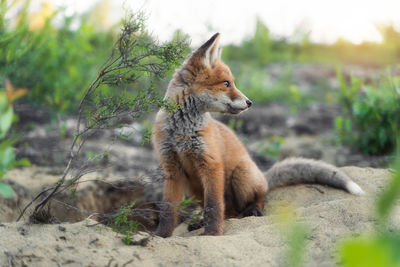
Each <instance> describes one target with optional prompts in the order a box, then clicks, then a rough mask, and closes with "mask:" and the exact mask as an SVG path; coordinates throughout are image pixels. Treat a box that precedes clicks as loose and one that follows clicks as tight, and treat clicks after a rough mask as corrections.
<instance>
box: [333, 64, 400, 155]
mask: <svg viewBox="0 0 400 267" xmlns="http://www.w3.org/2000/svg"><path fill="white" fill-rule="evenodd" d="M337 76H338V80H339V93H338V101H339V104H340V105H341V107H342V114H341V115H340V116H338V117H337V118H336V120H335V131H336V134H337V141H338V143H341V144H344V145H348V146H350V147H352V148H355V149H357V150H359V151H361V152H362V153H364V154H372V155H381V154H388V153H391V152H393V150H394V148H395V147H396V136H397V133H398V125H400V112H399V107H400V91H399V90H400V89H399V88H400V77H392V76H390V75H384V76H382V77H381V78H380V79H379V80H378V81H377V82H376V84H370V85H364V83H363V81H362V80H361V79H358V78H355V77H352V78H351V81H350V83H349V84H348V83H347V81H346V79H345V78H344V76H343V75H342V74H341V72H340V70H338V72H337Z"/></svg>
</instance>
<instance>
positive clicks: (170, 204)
mask: <svg viewBox="0 0 400 267" xmlns="http://www.w3.org/2000/svg"><path fill="white" fill-rule="evenodd" d="M164 171H165V172H166V173H165V175H166V176H165V179H164V196H163V203H162V205H161V207H160V217H159V218H160V222H159V224H158V227H157V230H156V233H155V234H156V235H158V236H161V237H169V236H171V235H172V232H173V231H174V229H175V227H176V225H177V224H178V211H177V207H178V206H179V204H180V201H181V199H182V194H183V191H184V190H183V188H184V175H183V173H182V172H181V170H180V169H179V168H177V167H175V168H173V169H171V168H164Z"/></svg>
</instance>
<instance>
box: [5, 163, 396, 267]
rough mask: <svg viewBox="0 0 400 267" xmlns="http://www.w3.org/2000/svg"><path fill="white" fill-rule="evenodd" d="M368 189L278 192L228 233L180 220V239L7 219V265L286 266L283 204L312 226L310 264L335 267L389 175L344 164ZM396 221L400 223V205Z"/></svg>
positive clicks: (363, 227) (365, 223) (365, 225)
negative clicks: (189, 227) (126, 238)
mask: <svg viewBox="0 0 400 267" xmlns="http://www.w3.org/2000/svg"><path fill="white" fill-rule="evenodd" d="M343 170H344V171H345V172H347V173H348V174H350V175H351V176H352V177H354V180H355V181H356V182H357V183H359V184H360V186H361V187H362V188H363V189H364V190H365V191H366V192H367V195H365V196H361V197H358V196H353V195H349V194H347V193H345V192H343V191H340V190H335V189H331V188H327V187H324V186H318V185H308V186H307V185H300V186H291V187H286V188H280V189H276V190H273V191H271V192H270V193H269V195H268V196H267V198H266V200H265V201H266V207H265V213H266V216H264V217H248V218H243V219H230V220H227V221H226V227H225V233H224V235H223V236H218V237H214V236H199V235H200V233H201V231H202V230H201V229H200V230H197V231H194V232H190V233H188V232H187V231H186V230H185V227H184V225H181V226H179V227H178V228H177V229H176V231H175V234H174V236H173V237H171V238H167V239H162V238H159V237H153V236H149V235H148V234H146V233H142V234H139V235H136V236H135V237H134V239H135V240H136V241H138V243H141V245H133V246H127V245H125V244H124V243H123V242H122V241H121V237H120V236H119V235H118V234H116V233H115V232H113V231H112V230H111V229H110V228H108V227H106V226H104V225H96V226H88V225H91V224H94V223H95V222H94V221H91V220H84V221H81V222H78V223H62V224H53V225H32V224H28V223H26V222H19V223H1V224H0V265H1V266H7V265H9V266H256V265H259V266H282V264H283V258H284V255H285V251H286V249H287V242H286V238H287V233H286V232H285V229H286V228H285V227H282V223H280V219H279V218H280V217H281V216H280V215H279V214H280V210H282V209H280V207H283V206H287V205H289V206H290V207H292V208H293V210H294V213H295V221H296V222H302V223H304V224H306V225H308V227H309V228H310V229H311V232H310V234H309V236H308V237H307V249H306V251H307V256H306V261H307V266H335V265H336V264H337V263H338V262H337V261H338V258H337V255H336V249H337V242H338V241H340V240H342V239H343V238H345V237H348V236H354V235H357V234H359V233H361V232H364V231H368V230H369V229H371V228H372V227H373V224H374V221H375V220H374V217H373V203H374V200H375V196H376V193H377V192H378V191H380V190H381V189H382V188H383V187H384V185H385V184H386V182H387V181H388V177H389V173H388V171H387V170H383V169H372V168H357V167H345V168H343ZM392 223H393V224H398V223H400V209H396V210H395V213H394V215H393V217H392Z"/></svg>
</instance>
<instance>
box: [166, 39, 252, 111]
mask: <svg viewBox="0 0 400 267" xmlns="http://www.w3.org/2000/svg"><path fill="white" fill-rule="evenodd" d="M219 39H220V34H219V33H216V34H215V35H214V36H212V37H211V38H210V39H209V40H208V41H207V42H205V43H204V44H203V45H202V46H201V47H200V48H199V49H197V50H196V51H195V52H193V54H192V55H191V57H190V58H189V59H188V60H187V61H186V62H185V63H184V64H183V65H182V67H181V68H180V69H178V70H177V71H176V72H175V75H174V79H173V80H172V81H171V84H170V86H169V88H168V91H167V95H166V96H167V97H168V98H171V99H178V100H177V101H178V104H179V99H180V98H181V97H185V95H186V96H189V95H192V96H194V97H196V99H197V100H198V101H200V102H201V106H202V109H203V110H202V111H203V112H221V113H230V114H238V113H240V112H242V111H244V110H246V109H248V108H249V107H250V106H251V104H252V102H251V101H250V100H249V99H248V98H247V97H246V96H245V95H244V94H243V93H242V92H240V91H239V90H238V89H237V88H236V86H235V82H234V77H233V75H232V72H231V70H230V69H229V67H228V66H227V65H226V64H224V63H223V62H222V61H221V48H220V47H219ZM181 91H182V92H183V96H177V95H180V93H181Z"/></svg>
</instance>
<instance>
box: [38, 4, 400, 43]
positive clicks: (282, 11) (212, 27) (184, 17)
mask: <svg viewBox="0 0 400 267" xmlns="http://www.w3.org/2000/svg"><path fill="white" fill-rule="evenodd" d="M37 1H41V0H33V2H37ZM51 2H52V3H53V4H54V5H55V6H66V7H67V8H68V11H69V12H83V11H85V10H87V9H89V8H92V7H93V6H94V5H95V4H96V3H98V2H99V1H98V0H52V1H51ZM107 2H108V3H107V4H106V6H107V5H108V7H109V9H110V10H111V18H110V22H116V21H117V20H118V18H120V17H122V16H123V14H124V12H125V11H124V10H126V9H127V7H130V8H132V9H133V10H134V11H135V10H142V11H145V13H147V14H148V27H149V29H150V30H151V31H153V32H154V34H155V35H157V36H158V37H159V38H160V39H161V40H166V39H169V38H170V37H171V36H172V33H173V32H174V31H175V30H176V29H181V30H183V31H184V32H185V33H188V34H189V35H190V37H191V38H192V45H194V46H197V45H199V44H200V43H201V42H203V41H204V40H206V39H207V38H208V37H210V36H211V35H212V34H213V33H215V32H220V33H222V38H221V41H222V43H223V44H227V43H232V42H233V43H239V42H240V41H241V40H243V38H246V37H247V36H249V35H251V34H252V33H253V32H254V28H255V23H256V18H257V17H258V18H260V19H261V20H262V21H263V22H264V23H265V24H266V25H267V26H268V27H269V28H270V30H271V31H272V33H274V34H276V35H279V36H290V35H292V34H293V33H294V32H295V30H296V29H298V28H299V27H301V28H302V29H303V30H306V31H311V39H312V40H314V41H317V42H333V41H335V40H336V39H337V38H339V37H342V38H344V39H346V40H349V41H352V42H354V43H360V42H361V41H363V40H369V41H380V35H379V32H378V30H377V27H376V26H377V25H379V24H387V23H393V24H394V25H395V26H396V27H400V0H247V1H243V0H201V1H190V0H186V1H185V0H107Z"/></svg>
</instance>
